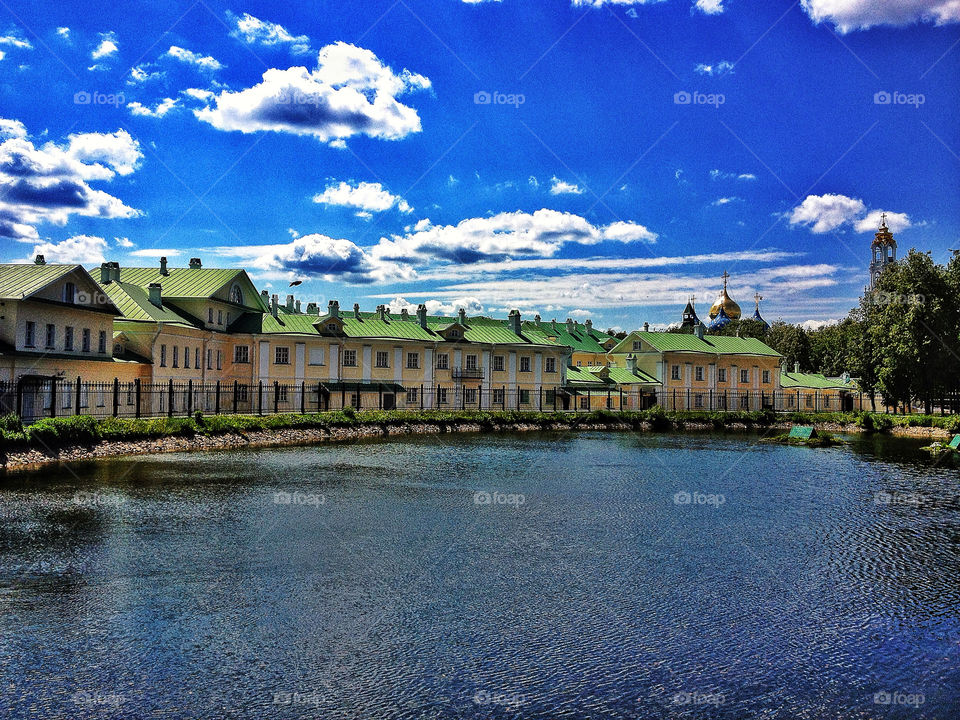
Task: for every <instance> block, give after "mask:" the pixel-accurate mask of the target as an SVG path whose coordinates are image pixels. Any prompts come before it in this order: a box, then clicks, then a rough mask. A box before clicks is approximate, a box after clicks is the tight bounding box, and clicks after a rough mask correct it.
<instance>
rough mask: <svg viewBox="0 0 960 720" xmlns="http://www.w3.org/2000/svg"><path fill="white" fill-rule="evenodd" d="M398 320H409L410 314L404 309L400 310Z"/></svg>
mask: <svg viewBox="0 0 960 720" xmlns="http://www.w3.org/2000/svg"><path fill="white" fill-rule="evenodd" d="M400 319H401V320H409V319H410V312H409V311H408V310H407V309H406V308H401V309H400Z"/></svg>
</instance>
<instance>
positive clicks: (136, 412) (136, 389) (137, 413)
mask: <svg viewBox="0 0 960 720" xmlns="http://www.w3.org/2000/svg"><path fill="white" fill-rule="evenodd" d="M133 391H134V394H135V396H136V401H137V407H136V409H134V411H133V414H134V416H135V417H136V418H137V419H138V420H139V419H140V392H141V391H140V378H137V379H136V380H134V381H133Z"/></svg>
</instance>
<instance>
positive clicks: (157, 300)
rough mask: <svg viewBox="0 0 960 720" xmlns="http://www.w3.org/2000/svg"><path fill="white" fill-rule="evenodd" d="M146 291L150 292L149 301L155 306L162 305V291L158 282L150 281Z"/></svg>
mask: <svg viewBox="0 0 960 720" xmlns="http://www.w3.org/2000/svg"><path fill="white" fill-rule="evenodd" d="M147 292H148V293H149V294H150V303H151V304H152V305H156V306H157V307H162V306H163V293H162V291H161V289H160V283H150V284H149V285H147Z"/></svg>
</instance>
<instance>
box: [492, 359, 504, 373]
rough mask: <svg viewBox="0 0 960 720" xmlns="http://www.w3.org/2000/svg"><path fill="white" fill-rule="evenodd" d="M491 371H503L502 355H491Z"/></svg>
mask: <svg viewBox="0 0 960 720" xmlns="http://www.w3.org/2000/svg"><path fill="white" fill-rule="evenodd" d="M493 371H494V372H503V355H494V356H493Z"/></svg>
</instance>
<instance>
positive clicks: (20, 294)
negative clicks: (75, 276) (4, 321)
mask: <svg viewBox="0 0 960 720" xmlns="http://www.w3.org/2000/svg"><path fill="white" fill-rule="evenodd" d="M77 269H79V270H80V271H81V272H83V273H86V272H87V271H86V270H84V269H83V267H82V266H80V265H35V264H33V263H7V264H0V299H3V300H22V299H23V298H25V297H27V296H28V295H32V294H33V293H35V292H37V291H38V290H42V289H43V288H45V287H46V286H47V285H49V284H50V283H52V282H53V281H55V280H57V279H59V278H61V277H63V276H64V275H67V274H69V273H71V272H73V271H74V270H77ZM91 280H92V278H91Z"/></svg>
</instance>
